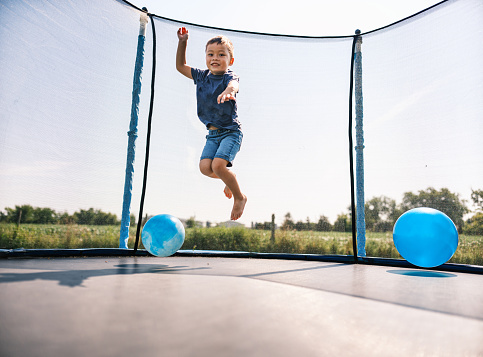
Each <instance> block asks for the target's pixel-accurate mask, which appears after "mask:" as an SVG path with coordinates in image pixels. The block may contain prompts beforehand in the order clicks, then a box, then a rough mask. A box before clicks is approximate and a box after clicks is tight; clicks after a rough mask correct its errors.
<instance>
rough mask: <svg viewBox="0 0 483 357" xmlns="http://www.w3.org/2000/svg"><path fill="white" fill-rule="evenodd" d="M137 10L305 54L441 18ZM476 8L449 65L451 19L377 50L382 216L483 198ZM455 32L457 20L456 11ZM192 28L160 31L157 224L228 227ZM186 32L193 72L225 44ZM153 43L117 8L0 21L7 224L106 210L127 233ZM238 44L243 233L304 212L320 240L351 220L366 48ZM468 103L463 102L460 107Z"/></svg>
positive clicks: (358, 6) (410, 4) (37, 8)
mask: <svg viewBox="0 0 483 357" xmlns="http://www.w3.org/2000/svg"><path fill="white" fill-rule="evenodd" d="M132 2H133V3H134V4H135V5H137V6H139V7H144V6H145V7H147V8H148V10H149V11H150V12H151V13H154V14H156V15H160V16H163V17H166V18H170V19H174V20H179V21H185V22H190V23H196V24H200V25H207V26H212V27H219V28H229V29H237V30H245V31H251V32H261V33H275V34H288V35H301V36H342V35H343V36H351V35H352V34H353V33H354V30H355V29H360V30H361V31H362V32H363V33H364V32H367V31H371V30H374V29H377V28H380V27H382V26H385V25H388V24H391V23H393V22H395V21H398V20H400V19H402V18H404V17H407V16H410V15H412V14H414V13H416V12H418V11H421V10H423V9H425V8H427V7H429V6H432V5H434V4H435V3H437V2H436V1H426V0H418V1H416V0H414V1H387V0H386V1H382V0H380V1H348V0H339V1H330V2H329V1H327V2H325V1H302V0H301V1H297V2H292V3H288V2H285V3H284V2H275V1H252V0H249V1H239V2H233V3H229V4H228V5H226V6H223V7H221V6H213V7H208V6H206V4H207V3H206V2H200V1H184V2H183V3H182V5H180V3H179V2H174V1H173V2H161V1H154V0H151V1H148V0H145V1H143V2H142V3H141V2H137V0H136V1H132ZM459 3H461V8H460V7H458V4H459ZM459 3H458V2H456V5H455V6H453V7H451V9H450V10H451V11H456V12H455V16H458V14H459V11H461V14H462V16H464V18H465V21H466V23H468V24H469V25H468V26H469V27H468V28H465V26H463V25H464V23H463V25H462V24H461V23H460V22H455V24H456V25H452V24H444V26H445V28H444V30H445V31H447V34H445V36H446V37H444V39H445V42H444V43H443V44H441V43H442V42H441V41H435V43H436V44H435V48H434V51H437V52H435V53H436V54H437V56H433V51H432V49H429V50H427V49H426V48H425V47H426V46H427V44H428V43H431V42H432V41H431V40H430V39H432V38H436V39H442V37H441V36H440V34H441V31H442V30H441V27H438V26H442V25H441V23H440V22H438V18H439V17H437V18H436V20H434V19H433V18H431V19H432V20H431V21H435V22H434V24H435V26H432V23H431V22H430V23H429V25H428V24H426V23H425V22H421V23H420V22H418V21H415V22H413V23H412V24H411V26H408V28H405V27H404V26H403V27H395V28H394V31H392V30H391V35H390V36H386V35H385V33H382V35H381V36H375V35H367V36H365V38H364V42H363V53H364V55H363V69H364V73H365V75H366V77H364V83H363V91H364V120H365V123H364V126H365V135H366V138H365V139H366V142H365V146H366V148H365V155H366V156H365V162H366V182H365V189H366V199H370V198H372V197H373V196H380V195H382V194H384V195H386V196H389V197H390V198H392V199H396V200H397V201H398V202H399V201H400V199H401V196H402V193H403V192H406V191H412V192H414V191H416V190H418V189H424V188H426V187H427V186H428V184H427V183H428V182H430V183H431V184H433V185H434V186H436V188H441V187H445V186H450V187H449V188H450V189H451V190H453V191H455V192H458V193H461V194H462V195H463V196H464V198H465V199H469V195H470V193H471V187H472V185H473V188H475V189H476V188H480V189H481V188H482V187H483V182H482V180H481V177H483V171H482V167H483V162H482V161H481V160H482V159H481V157H480V156H481V155H479V156H478V155H477V153H478V152H481V150H479V148H480V147H481V140H480V137H481V135H483V133H482V131H483V129H482V127H481V124H480V122H481V120H480V118H481V112H482V111H483V108H482V105H481V104H479V103H481V100H480V98H481V94H482V89H481V82H483V78H481V72H480V73H478V72H474V71H473V70H472V69H473V68H479V67H478V66H479V64H478V63H477V59H479V58H481V57H483V53H482V50H481V48H480V47H474V46H472V45H469V46H468V43H466V42H465V41H460V39H465V38H466V37H462V36H466V35H467V33H468V31H473V30H474V28H475V25H474V24H478V23H481V20H482V17H483V11H482V9H481V6H480V7H479V8H477V10H475V11H472V12H471V11H470V14H468V9H466V8H465V6H470V10H471V6H474V5H475V3H476V4H478V3H477V2H475V1H474V0H464V1H460V2H459ZM468 4H469V5H468ZM96 6H97V7H98V9H93V7H96ZM455 9H456V10H455ZM59 13H62V14H63V16H57V14H59ZM18 14H20V15H18ZM441 16H443V18H446V17H445V16H453V15H452V13H448V11H447V10H445V8H444V7H443V9H442V10H441ZM178 25H179V24H176V23H171V22H163V21H157V24H156V26H157V30H156V31H157V34H158V51H157V54H158V59H157V61H158V68H157V80H156V86H157V87H156V100H155V105H154V118H153V119H154V120H153V137H152V152H151V159H150V166H149V180H148V189H147V195H146V201H145V211H144V213H146V214H149V215H154V214H159V213H170V214H173V215H175V216H178V217H179V218H184V219H187V218H190V217H195V218H196V219H197V220H199V221H202V222H206V221H211V222H213V223H216V222H223V221H226V220H228V218H229V213H230V210H231V201H228V200H226V198H225V197H224V196H223V194H222V185H221V183H220V182H216V180H210V179H207V178H205V177H203V176H202V175H201V174H200V173H199V170H198V161H199V153H200V151H201V148H202V145H203V144H204V135H205V128H204V127H203V125H202V124H201V123H200V122H199V120H198V119H197V117H196V100H195V92H194V86H193V84H192V83H191V82H190V81H189V80H187V79H186V78H183V77H181V76H180V75H179V74H178V73H177V72H176V70H175V69H174V66H173V63H174V62H173V61H174V53H175V51H176V45H177V38H176V28H177V26H178ZM471 26H473V27H471ZM187 27H188V28H189V29H190V42H189V46H188V61H189V64H190V65H192V66H198V67H203V66H204V44H205V43H206V39H207V38H208V36H211V35H212V33H213V31H207V30H204V29H201V28H198V27H193V26H192V27H190V26H187ZM138 29H139V14H138V13H137V12H136V11H134V10H133V9H131V8H129V7H127V6H120V4H119V2H117V1H110V0H104V1H98V2H94V3H92V2H91V1H90V0H78V1H76V2H65V1H54V0H53V1H49V2H44V1H38V2H31V1H21V0H18V1H15V2H11V3H3V4H0V41H1V43H2V48H3V51H2V52H0V68H1V69H2V71H1V74H0V76H1V77H0V107H2V108H4V110H2V112H0V209H4V207H13V206H15V205H21V204H31V205H33V206H35V207H50V208H53V209H55V210H56V211H58V212H63V211H68V212H69V213H71V214H72V213H73V212H75V211H77V210H78V209H88V208H90V207H93V208H98V209H102V210H103V211H107V212H112V213H115V214H117V215H118V217H120V213H121V207H122V196H123V195H122V192H123V187H124V168H125V161H126V146H127V137H126V131H127V130H128V123H129V120H130V109H131V108H130V106H131V91H132V76H133V67H134V66H133V65H134V58H135V56H134V55H135V52H136V41H137V34H138ZM465 31H466V32H465ZM216 32H218V31H216ZM460 34H461V36H460ZM228 35H229V36H230V37H232V36H233V39H234V43H235V57H236V60H235V64H234V66H233V70H235V71H236V72H237V73H238V74H239V75H240V77H241V84H240V85H241V87H240V88H241V89H240V93H239V94H238V96H237V100H238V104H239V114H240V118H241V121H242V125H243V131H244V139H243V144H242V150H241V151H240V153H239V154H238V155H237V159H236V163H235V166H234V170H236V171H235V172H236V174H237V177H238V178H239V181H240V183H241V184H243V190H244V191H245V190H246V191H245V192H246V193H247V195H248V196H249V203H248V205H247V208H246V211H245V213H244V215H243V216H242V218H241V219H240V220H239V221H240V222H241V223H243V224H245V225H246V226H250V224H251V222H264V221H269V220H270V219H271V214H272V213H274V214H276V222H277V223H278V224H281V223H282V222H283V219H284V215H285V214H286V213H288V212H290V213H291V214H292V218H293V219H294V220H302V221H305V220H306V219H310V220H311V221H312V222H316V221H317V220H318V218H319V216H320V215H326V216H327V217H328V218H329V220H330V221H331V222H334V220H335V219H336V217H337V216H338V215H339V214H343V213H347V208H348V205H349V203H350V193H349V190H348V182H347V180H348V178H347V177H348V169H347V166H348V163H347V162H348V160H347V156H348V155H347V151H348V150H347V135H346V131H347V128H346V120H347V97H348V78H347V73H348V72H349V67H350V61H348V58H349V57H350V46H351V38H347V39H343V40H336V41H329V40H291V39H281V40H280V41H279V40H278V38H277V39H276V38H273V37H263V36H256V37H255V36H245V35H241V34H234V33H228ZM423 35H424V36H423ZM449 35H452V36H449ZM391 36H394V38H395V39H396V40H397V41H393V40H391V38H392V37H391ZM458 36H460V37H458ZM420 38H421V42H419V40H420ZM468 38H469V40H467V41H470V42H471V41H472V37H468ZM428 39H429V40H428ZM471 43H473V42H471ZM446 44H447V45H448V46H446ZM151 45H152V43H151V37H150V33H149V31H148V34H147V38H146V53H147V55H146V56H145V69H144V73H143V89H142V96H141V103H140V110H139V118H140V119H139V137H138V139H137V144H136V145H137V148H138V149H137V157H136V169H135V175H134V182H133V198H132V200H133V201H132V203H131V212H133V213H134V214H135V215H137V214H138V204H139V197H140V188H141V187H142V170H143V163H144V160H143V157H144V149H143V148H144V146H145V133H146V118H147V111H148V108H149V90H148V89H149V84H150V83H149V80H150V73H149V69H150V66H151V58H150V55H149V53H150V52H149V51H150V48H151ZM419 46H420V47H419ZM460 48H461V50H459V49H460ZM254 49H255V50H254ZM292 49H293V50H292ZM469 49H470V51H473V52H471V53H470V52H468V51H469ZM348 51H349V57H348V56H347V53H348ZM406 51H414V52H409V53H406ZM372 53H377V54H378V55H377V56H378V58H374V57H371V54H372ZM420 53H421V55H420ZM433 59H437V60H434V61H433ZM381 64H382V65H381ZM447 68H452V71H449V72H448V71H447ZM280 73H283V76H280ZM387 73H391V77H390V78H388V75H387ZM468 73H471V76H469V77H467V76H468ZM275 75H278V76H279V77H277V78H276V80H274V79H273V78H274V77H273V76H275ZM312 77H316V78H318V81H320V82H321V84H324V85H325V84H327V85H325V86H323V88H322V93H323V95H322V96H321V94H320V93H319V89H320V88H319V87H320V86H319V83H318V82H317V81H310V80H306V78H312ZM341 78H342V79H341ZM267 83H268V84H276V85H272V86H267ZM452 87H457V88H460V89H458V91H457V92H456V93H453V92H452V90H451V88H452ZM466 87H467V88H470V89H471V90H465V88H466ZM281 103H283V104H284V105H283V106H282V105H281ZM428 104H429V105H428ZM427 108H431V111H430V112H428V110H427ZM463 113H464V115H463ZM175 119H176V120H175ZM339 119H340V120H339ZM463 119H464V121H463ZM442 123H444V124H445V125H441V124H442ZM448 128H451V130H448ZM448 133H450V134H448ZM448 135H449V137H450V139H449V140H448ZM451 136H452V137H451ZM341 138H342V139H341ZM415 143H416V144H415ZM423 144H425V145H426V146H425V147H424V149H423V150H419V147H418V145H422V146H421V148H423V146H424V145H423ZM428 148H429V149H428ZM443 149H444V150H443ZM388 155H392V156H391V157H388ZM475 163H476V164H475Z"/></svg>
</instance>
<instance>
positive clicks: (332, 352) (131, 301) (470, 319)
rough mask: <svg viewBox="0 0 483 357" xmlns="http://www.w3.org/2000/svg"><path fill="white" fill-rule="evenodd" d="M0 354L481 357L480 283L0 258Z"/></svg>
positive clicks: (413, 273)
mask: <svg viewBox="0 0 483 357" xmlns="http://www.w3.org/2000/svg"><path fill="white" fill-rule="evenodd" d="M0 302H1V303H0V321H1V324H0V356H22V357H23V356H69V357H73V356H405V357H408V356H452V357H454V356H483V276H482V275H478V274H465V273H459V272H442V271H435V270H431V271H428V270H418V269H409V268H394V267H387V266H373V265H361V264H344V263H337V262H319V261H296V260H277V259H269V260H265V259H240V258H209V257H183V256H181V257H179V256H178V257H169V258H155V257H84V258H83V257H77V258H49V259H47V258H37V259H0Z"/></svg>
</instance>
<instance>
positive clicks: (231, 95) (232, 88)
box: [176, 27, 247, 221]
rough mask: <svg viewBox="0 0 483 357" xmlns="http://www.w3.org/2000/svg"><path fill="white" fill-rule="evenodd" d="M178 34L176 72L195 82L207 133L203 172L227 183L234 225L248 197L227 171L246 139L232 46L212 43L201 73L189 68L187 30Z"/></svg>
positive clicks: (220, 39) (221, 40)
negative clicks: (187, 63)
mask: <svg viewBox="0 0 483 357" xmlns="http://www.w3.org/2000/svg"><path fill="white" fill-rule="evenodd" d="M177 34H178V40H179V42H178V50H177V52H176V69H177V70H178V71H179V72H180V73H181V74H183V75H184V76H186V77H188V78H190V79H193V80H194V82H195V84H196V99H197V103H198V104H197V106H198V117H199V119H200V120H201V122H202V123H203V124H205V125H206V128H207V129H208V135H207V136H206V139H207V140H206V145H205V147H204V149H203V152H202V154H201V159H200V171H201V173H202V174H203V175H206V176H208V177H211V178H219V179H221V180H222V181H223V182H224V183H225V185H226V186H225V189H224V192H225V196H226V197H228V198H232V197H233V200H234V202H233V209H232V211H231V217H230V218H231V219H232V220H234V221H235V220H237V219H238V218H240V217H241V215H242V214H243V210H244V208H245V204H246V203H247V197H246V196H245V195H244V194H243V193H242V192H241V190H240V186H239V185H238V181H237V179H236V176H235V174H234V173H233V172H231V171H230V170H229V169H228V167H231V166H232V162H233V160H234V159H235V155H236V154H237V152H238V151H239V150H240V146H241V142H242V138H243V134H242V132H241V125H240V122H239V121H238V115H237V105H236V93H237V92H238V76H237V75H236V74H235V73H234V72H233V71H231V70H230V69H229V67H230V66H231V65H232V64H233V62H234V60H235V58H234V57H233V45H232V43H231V42H230V40H228V39H227V38H226V37H224V36H217V37H214V38H212V39H211V40H209V41H208V43H207V44H206V49H205V52H206V66H207V67H208V69H207V70H200V69H197V68H191V67H190V66H187V65H186V47H187V44H188V37H189V34H188V30H186V28H184V27H182V28H180V29H179V30H178V33H177Z"/></svg>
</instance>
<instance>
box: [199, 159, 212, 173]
mask: <svg viewBox="0 0 483 357" xmlns="http://www.w3.org/2000/svg"><path fill="white" fill-rule="evenodd" d="M200 171H201V173H202V174H203V175H206V176H211V175H212V174H213V170H212V168H211V160H206V161H205V160H201V161H200Z"/></svg>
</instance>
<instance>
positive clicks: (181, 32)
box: [176, 27, 193, 79]
mask: <svg viewBox="0 0 483 357" xmlns="http://www.w3.org/2000/svg"><path fill="white" fill-rule="evenodd" d="M177 34H178V40H179V42H178V50H177V51H176V69H177V70H178V72H179V73H181V74H182V75H184V76H186V77H188V78H190V79H193V76H192V75H191V67H190V66H188V65H186V47H187V45H188V37H189V34H188V30H187V29H186V28H185V27H182V28H180V29H178V32H177Z"/></svg>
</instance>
